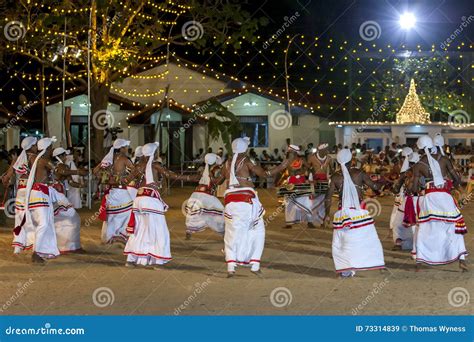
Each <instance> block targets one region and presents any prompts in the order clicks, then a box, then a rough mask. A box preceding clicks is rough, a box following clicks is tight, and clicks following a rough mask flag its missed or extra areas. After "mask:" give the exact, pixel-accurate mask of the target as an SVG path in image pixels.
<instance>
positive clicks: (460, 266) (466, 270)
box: [459, 260, 469, 272]
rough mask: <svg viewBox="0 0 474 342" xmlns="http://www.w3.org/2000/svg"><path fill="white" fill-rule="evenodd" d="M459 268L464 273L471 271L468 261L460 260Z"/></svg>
mask: <svg viewBox="0 0 474 342" xmlns="http://www.w3.org/2000/svg"><path fill="white" fill-rule="evenodd" d="M459 268H460V269H461V270H462V271H463V272H468V271H469V268H468V267H467V263H466V260H459Z"/></svg>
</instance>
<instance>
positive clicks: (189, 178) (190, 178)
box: [153, 163, 201, 182]
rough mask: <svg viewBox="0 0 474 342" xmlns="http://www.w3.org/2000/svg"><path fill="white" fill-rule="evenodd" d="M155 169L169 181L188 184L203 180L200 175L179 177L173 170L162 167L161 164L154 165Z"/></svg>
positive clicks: (181, 175)
mask: <svg viewBox="0 0 474 342" xmlns="http://www.w3.org/2000/svg"><path fill="white" fill-rule="evenodd" d="M153 169H154V170H156V171H157V172H158V173H159V174H162V175H163V176H165V177H166V178H168V179H173V180H182V181H186V182H197V181H199V179H201V176H200V175H183V174H180V175H178V174H177V173H174V172H173V171H171V170H168V169H167V168H166V167H164V166H161V165H160V164H159V163H153Z"/></svg>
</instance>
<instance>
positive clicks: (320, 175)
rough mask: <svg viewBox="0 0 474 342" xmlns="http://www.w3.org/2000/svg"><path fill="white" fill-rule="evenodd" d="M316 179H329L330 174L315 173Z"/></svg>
mask: <svg viewBox="0 0 474 342" xmlns="http://www.w3.org/2000/svg"><path fill="white" fill-rule="evenodd" d="M313 179H314V180H324V181H325V180H328V175H327V174H325V173H315V174H314V175H313Z"/></svg>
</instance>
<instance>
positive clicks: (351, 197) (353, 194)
mask: <svg viewBox="0 0 474 342" xmlns="http://www.w3.org/2000/svg"><path fill="white" fill-rule="evenodd" d="M351 160H352V153H351V150H349V149H348V148H344V149H342V150H340V151H339V152H338V153H337V162H338V163H339V164H340V165H341V170H342V176H343V178H344V185H343V188H342V209H349V208H355V209H360V202H359V194H358V193H357V189H356V187H355V185H354V182H353V181H352V178H351V175H350V173H349V170H348V169H347V166H346V164H347V163H348V162H350V161H351Z"/></svg>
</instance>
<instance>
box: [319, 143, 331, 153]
mask: <svg viewBox="0 0 474 342" xmlns="http://www.w3.org/2000/svg"><path fill="white" fill-rule="evenodd" d="M328 146H329V144H328V143H321V144H319V145H318V151H321V150H324V149H325V148H328Z"/></svg>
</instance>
